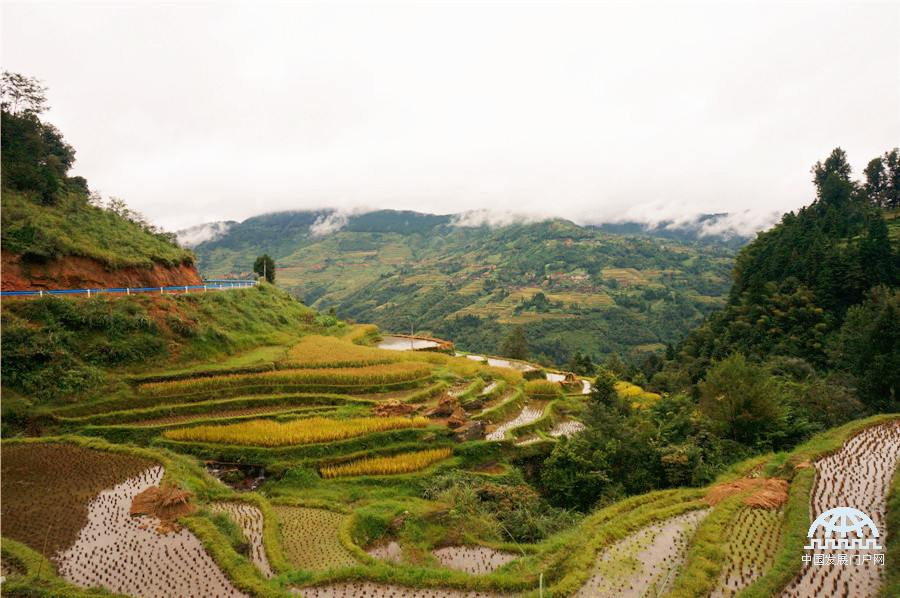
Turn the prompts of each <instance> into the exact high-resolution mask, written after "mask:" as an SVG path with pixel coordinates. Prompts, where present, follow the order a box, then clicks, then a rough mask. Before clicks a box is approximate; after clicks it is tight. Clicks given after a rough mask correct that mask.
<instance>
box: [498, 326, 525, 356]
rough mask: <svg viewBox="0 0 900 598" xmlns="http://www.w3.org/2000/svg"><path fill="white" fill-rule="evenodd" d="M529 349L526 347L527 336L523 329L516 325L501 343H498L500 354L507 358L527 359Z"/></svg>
mask: <svg viewBox="0 0 900 598" xmlns="http://www.w3.org/2000/svg"><path fill="white" fill-rule="evenodd" d="M529 354H530V350H529V348H528V337H527V336H526V335H525V329H524V328H522V327H521V326H516V327H515V328H513V331H512V332H510V333H509V336H507V337H506V340H504V341H503V344H502V345H500V355H501V356H502V357H508V358H509V359H528V355H529Z"/></svg>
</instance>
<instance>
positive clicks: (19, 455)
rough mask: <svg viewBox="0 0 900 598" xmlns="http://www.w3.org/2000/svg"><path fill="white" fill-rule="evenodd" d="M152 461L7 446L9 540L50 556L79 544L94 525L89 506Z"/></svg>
mask: <svg viewBox="0 0 900 598" xmlns="http://www.w3.org/2000/svg"><path fill="white" fill-rule="evenodd" d="M155 465H156V464H155V463H153V462H152V461H147V460H145V459H138V458H136V457H130V456H126V455H119V454H113V453H105V452H102V451H95V450H91V449H85V448H81V447H79V446H75V445H73V444H49V443H37V444H5V445H4V446H3V456H2V476H0V477H2V480H3V483H2V485H0V488H2V491H0V520H2V523H3V535H4V537H8V538H12V539H13V540H18V541H19V542H22V543H23V544H25V545H26V546H28V547H29V548H31V549H32V550H35V551H38V552H40V551H41V550H42V549H43V547H44V542H45V539H46V543H47V551H46V553H45V554H46V556H48V557H52V556H53V555H54V554H56V552H57V551H60V550H64V549H66V548H69V547H70V546H72V544H74V542H75V540H76V538H77V537H78V533H79V531H81V529H82V528H84V526H85V525H87V522H88V518H87V516H88V504H89V503H90V502H91V501H92V500H93V499H94V498H95V497H96V496H97V495H98V494H100V492H102V491H103V490H107V489H109V488H113V487H115V486H116V485H118V484H121V483H122V482H124V481H125V480H128V479H130V478H133V477H134V476H136V475H138V474H140V473H141V472H143V471H146V470H147V469H149V468H151V467H153V466H155Z"/></svg>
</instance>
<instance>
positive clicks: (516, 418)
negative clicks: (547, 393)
mask: <svg viewBox="0 0 900 598" xmlns="http://www.w3.org/2000/svg"><path fill="white" fill-rule="evenodd" d="M546 405H547V402H546V401H532V402H531V403H529V404H528V405H525V406H524V407H522V409H520V410H519V411H518V412H517V413H515V414H514V415H512V416H510V417H508V418H507V419H505V420H503V421H502V422H501V423H500V424H499V425H498V426H497V429H496V430H494V431H493V432H491V433H490V434H488V435H487V436H485V440H503V438H504V437H505V435H506V432H507V430H512V429H513V428H518V427H519V426H524V425H525V424H530V423H531V422H533V421H535V420H537V419H538V418H539V417H541V415H543V413H544V407H545V406H546Z"/></svg>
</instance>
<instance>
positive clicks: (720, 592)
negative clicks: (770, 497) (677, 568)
mask: <svg viewBox="0 0 900 598" xmlns="http://www.w3.org/2000/svg"><path fill="white" fill-rule="evenodd" d="M783 516H784V513H783V512H782V511H771V510H769V509H757V508H752V507H744V508H743V509H741V512H740V514H739V515H738V517H737V519H736V520H735V522H734V525H733V526H732V527H731V529H730V530H728V534H729V539H728V546H727V548H726V550H725V553H726V555H727V560H726V562H725V568H724V570H723V571H722V573H721V575H720V576H719V584H718V586H717V587H716V589H715V591H714V592H713V593H712V595H711V597H710V598H731V597H732V596H734V595H736V594H737V593H738V592H740V591H741V590H743V589H744V588H746V587H747V586H748V585H750V584H751V583H753V582H754V581H756V580H757V579H759V578H760V577H762V575H763V574H764V573H765V572H766V571H767V570H768V569H769V568H770V567H771V566H772V562H773V559H774V557H775V552H776V551H777V549H778V538H779V533H780V531H781V521H782V517H783Z"/></svg>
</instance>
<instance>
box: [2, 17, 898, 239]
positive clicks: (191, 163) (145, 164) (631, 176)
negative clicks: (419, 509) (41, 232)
mask: <svg viewBox="0 0 900 598" xmlns="http://www.w3.org/2000/svg"><path fill="white" fill-rule="evenodd" d="M2 37H3V41H2V50H3V55H2V63H3V67H4V68H5V69H7V70H10V71H13V72H20V73H23V74H25V75H28V76H34V77H38V78H40V79H43V80H44V81H45V82H46V84H47V85H48V86H49V93H48V97H49V103H50V105H51V107H52V110H51V111H50V112H49V113H47V114H46V115H45V118H46V119H47V120H49V121H50V122H52V123H54V124H55V125H56V126H58V127H59V128H60V130H61V131H62V132H63V134H64V135H65V137H66V139H67V140H68V141H69V142H70V143H71V144H72V145H73V146H74V147H75V149H76V151H77V163H76V165H75V168H74V174H79V175H82V176H84V177H85V178H87V179H88V181H89V184H90V186H91V188H92V189H96V190H99V191H100V192H102V194H103V195H104V196H116V197H120V198H122V199H125V200H126V201H127V202H128V204H129V205H130V207H132V208H134V209H136V210H138V211H140V212H142V213H143V214H145V215H146V216H147V217H148V218H149V219H151V220H152V221H154V222H156V223H159V224H161V225H163V226H164V227H166V228H167V229H170V230H172V229H176V228H181V227H184V226H189V225H192V224H198V223H201V222H207V221H212V220H225V219H232V220H242V219H244V218H247V217H249V216H253V215H256V214H259V213H263V212H270V211H275V210H284V209H311V208H323V207H340V208H347V209H352V208H355V207H369V208H397V209H414V210H419V211H429V212H436V213H449V212H460V211H463V210H474V209H483V208H487V209H489V210H496V211H500V212H507V213H509V212H524V213H531V214H535V213H538V214H548V215H555V216H563V217H568V218H572V219H574V220H576V221H581V222H584V221H599V220H612V219H622V218H642V217H644V218H650V219H658V218H660V217H663V216H672V215H686V214H693V213H699V212H743V211H748V218H750V219H751V220H752V219H753V218H756V219H757V220H758V219H759V218H760V217H761V215H765V214H769V213H771V212H773V211H777V212H782V211H787V210H791V209H796V208H798V207H800V206H802V205H805V204H807V203H809V202H810V201H811V200H812V199H813V190H812V185H811V183H810V178H811V175H810V174H809V168H810V166H811V165H812V164H813V163H814V162H815V161H816V160H819V159H824V158H825V157H826V156H827V155H828V154H829V153H830V151H831V150H832V149H833V148H834V147H836V146H841V147H843V148H844V149H845V150H846V151H847V152H848V154H849V157H850V161H851V164H852V165H853V168H854V172H855V173H856V174H857V175H858V174H860V173H861V171H862V169H863V168H864V167H865V164H866V163H867V162H868V161H869V160H870V159H871V158H873V157H875V156H877V155H880V154H882V153H883V152H884V151H886V150H889V149H890V148H892V147H894V146H896V145H898V143H900V2H896V1H895V2H882V3H875V4H863V3H858V2H853V3H846V4H842V3H811V2H804V3H772V2H768V3H748V4H732V3H702V4H685V3H664V4H650V3H643V4H634V3H629V4H624V3H579V4H558V3H552V4H514V3H492V4H487V3H466V4H460V3H453V4H369V3H365V4H335V3H328V4H310V3H304V4H300V3H272V4H266V3H259V2H256V3H252V4H251V3H247V4H243V3H227V4H226V3H204V4H197V3H170V4H165V3H152V4H151V3H126V2H119V3H47V4H42V3H38V2H27V3H13V2H4V3H3V5H2Z"/></svg>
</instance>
